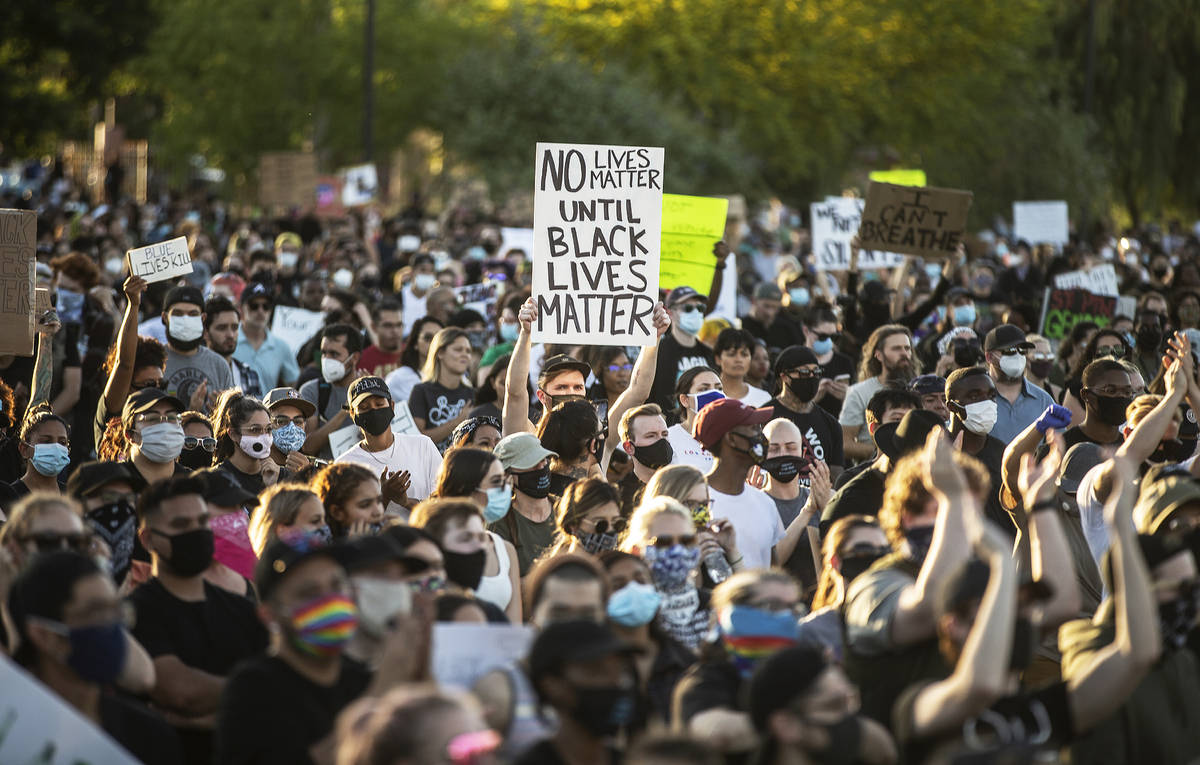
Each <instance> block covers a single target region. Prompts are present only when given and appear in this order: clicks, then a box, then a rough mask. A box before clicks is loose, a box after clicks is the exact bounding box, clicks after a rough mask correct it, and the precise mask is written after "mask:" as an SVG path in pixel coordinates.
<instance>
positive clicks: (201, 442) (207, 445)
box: [183, 436, 217, 453]
mask: <svg viewBox="0 0 1200 765" xmlns="http://www.w3.org/2000/svg"><path fill="white" fill-rule="evenodd" d="M197 446H199V447H200V448H201V449H203V450H204V451H206V452H210V453H211V452H215V451H216V450H217V439H215V438H211V437H205V438H200V437H198V436H184V437H183V448H184V449H195V448H196V447H197Z"/></svg>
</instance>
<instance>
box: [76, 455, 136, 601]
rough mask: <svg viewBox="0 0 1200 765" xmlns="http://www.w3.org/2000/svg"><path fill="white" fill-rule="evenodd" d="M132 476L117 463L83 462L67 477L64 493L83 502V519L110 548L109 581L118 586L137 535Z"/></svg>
mask: <svg viewBox="0 0 1200 765" xmlns="http://www.w3.org/2000/svg"><path fill="white" fill-rule="evenodd" d="M134 484H135V479H134V478H133V475H132V474H131V473H130V472H129V470H128V469H127V468H126V467H125V464H124V463H121V462H85V463H84V464H82V465H80V466H79V467H77V468H75V470H74V472H72V473H71V477H70V478H68V479H67V493H68V494H70V495H71V496H73V497H75V498H76V499H78V500H79V501H80V502H82V503H83V509H84V522H85V523H87V525H88V526H90V527H91V529H92V532H93V533H94V534H96V535H97V536H99V537H100V538H101V539H103V540H104V543H105V544H107V545H108V549H109V550H110V551H111V554H112V557H111V558H110V566H111V570H112V577H113V581H114V582H115V583H116V584H117V585H118V586H120V585H121V583H123V582H124V581H125V577H126V575H128V573H129V569H130V567H131V566H132V564H133V550H134V542H135V537H136V535H137V514H136V513H135V512H134V509H133V508H134V504H135V503H136V502H137V493H136V492H135V491H134V490H133V486H134Z"/></svg>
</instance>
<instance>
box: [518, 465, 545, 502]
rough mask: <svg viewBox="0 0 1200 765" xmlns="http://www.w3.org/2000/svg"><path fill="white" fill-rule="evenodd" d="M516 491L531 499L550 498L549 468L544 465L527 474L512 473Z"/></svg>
mask: <svg viewBox="0 0 1200 765" xmlns="http://www.w3.org/2000/svg"><path fill="white" fill-rule="evenodd" d="M513 478H514V482H515V484H516V487H517V490H518V491H520V492H521V493H522V494H524V495H525V496H527V497H531V498H533V499H545V498H546V497H548V496H550V466H549V465H545V466H543V467H541V468H539V469H537V470H530V471H529V472H527V473H514V474H513Z"/></svg>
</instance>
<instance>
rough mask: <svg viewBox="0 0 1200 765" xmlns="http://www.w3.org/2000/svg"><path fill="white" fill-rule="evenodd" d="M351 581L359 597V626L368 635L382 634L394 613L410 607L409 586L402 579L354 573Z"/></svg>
mask: <svg viewBox="0 0 1200 765" xmlns="http://www.w3.org/2000/svg"><path fill="white" fill-rule="evenodd" d="M351 581H353V582H354V591H355V594H356V600H357V601H358V620H359V621H358V623H359V626H360V627H362V629H363V632H365V633H367V634H368V635H370V636H371V637H376V638H381V637H383V636H384V635H385V634H387V632H388V630H389V629H391V626H392V625H391V624H390V622H391V621H392V619H393V618H394V617H396V616H400V615H404V614H407V613H409V612H410V611H412V588H411V587H409V585H408V584H407V583H405V582H396V581H392V580H390V579H378V578H376V577H371V576H356V577H354V579H352V580H351Z"/></svg>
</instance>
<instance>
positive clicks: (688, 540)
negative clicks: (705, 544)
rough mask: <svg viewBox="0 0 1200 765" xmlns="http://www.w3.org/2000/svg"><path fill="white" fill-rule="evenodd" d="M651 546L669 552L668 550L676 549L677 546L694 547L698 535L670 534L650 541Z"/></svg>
mask: <svg viewBox="0 0 1200 765" xmlns="http://www.w3.org/2000/svg"><path fill="white" fill-rule="evenodd" d="M650 544H652V545H653V546H655V547H657V548H658V549H660V550H667V549H670V548H672V547H674V546H675V545H683V546H684V547H693V546H695V544H696V535H695V534H680V535H679V536H671V535H669V534H668V535H667V536H662V537H655V538H654V539H652V540H650Z"/></svg>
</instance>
